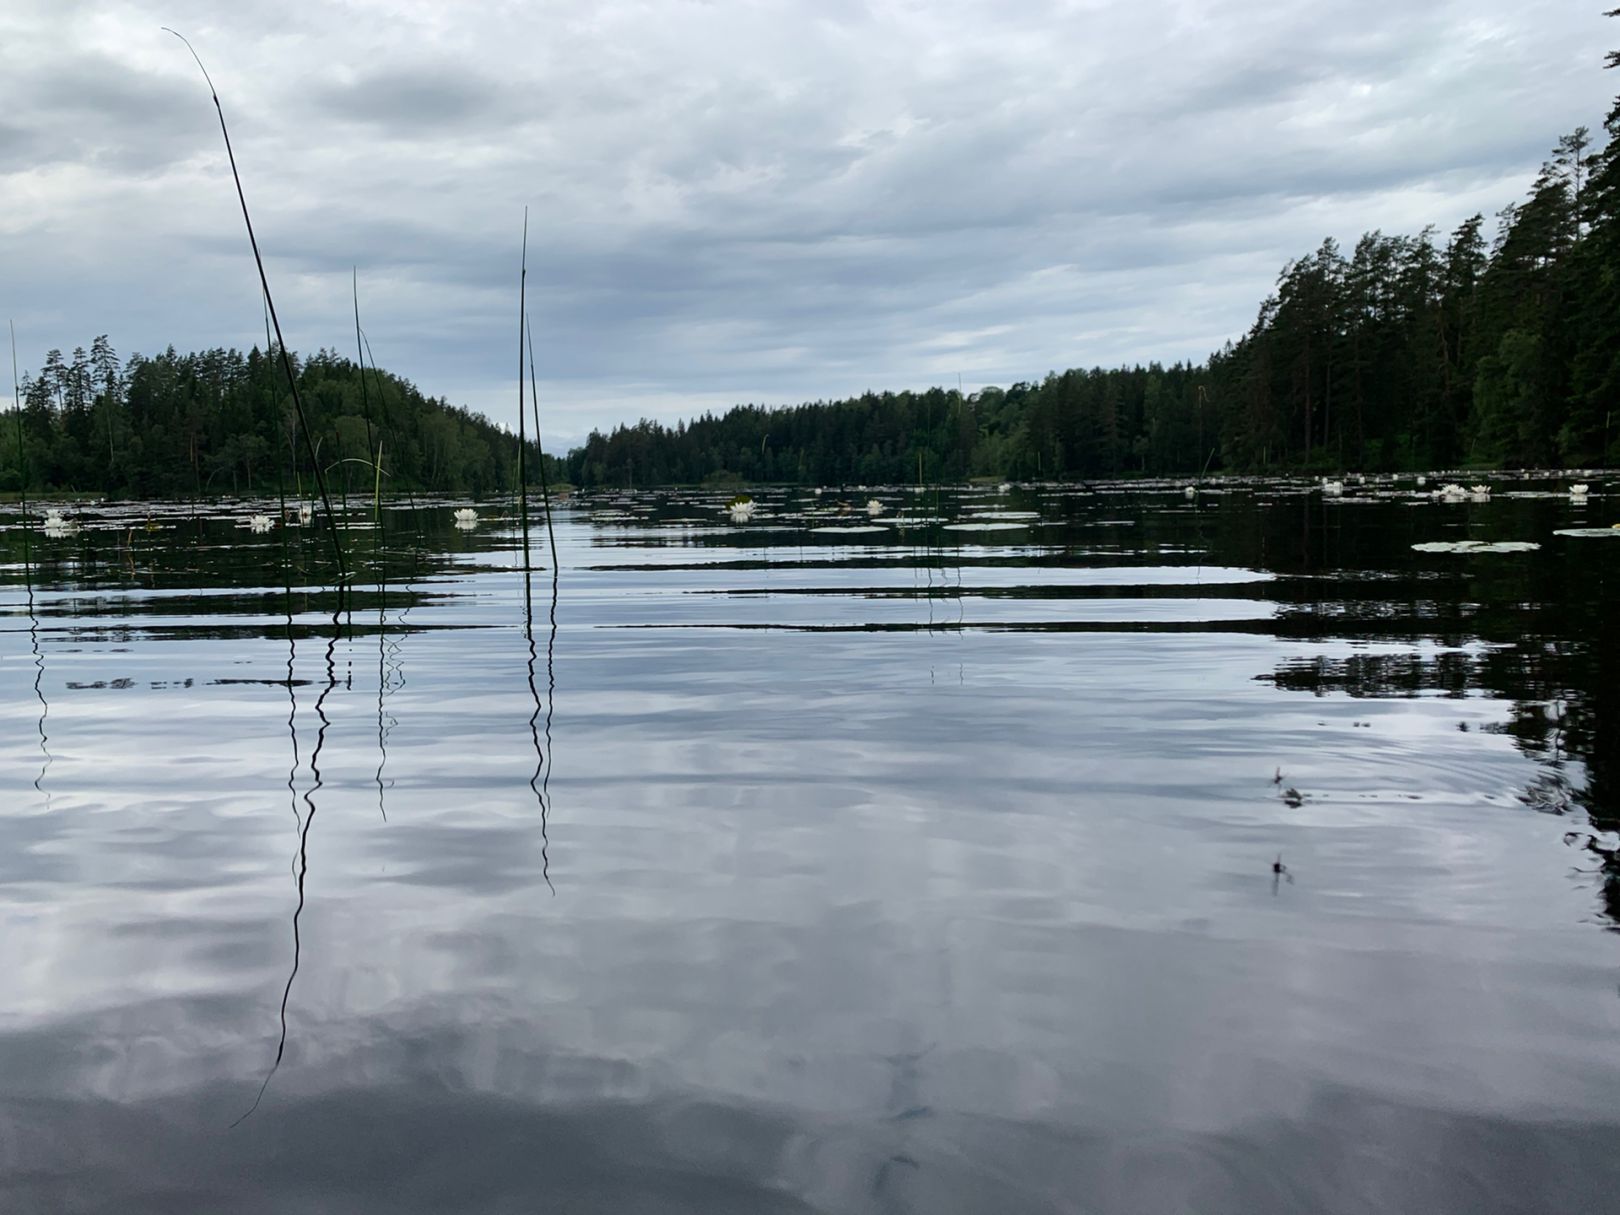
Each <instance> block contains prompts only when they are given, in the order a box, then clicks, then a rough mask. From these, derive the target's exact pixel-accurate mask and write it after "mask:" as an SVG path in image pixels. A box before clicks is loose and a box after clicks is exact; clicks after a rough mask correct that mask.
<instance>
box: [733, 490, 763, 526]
mask: <svg viewBox="0 0 1620 1215" xmlns="http://www.w3.org/2000/svg"><path fill="white" fill-rule="evenodd" d="M755 509H756V506H755V503H754V500H753V499H752V498H747V497H743V496H741V495H739V496H737V497H735V498H733V499H732V500H731V501H730V502H728V503H726V513H727V514H729V515H730V516H731V521H732V522H733V523H747V522H748V521H749V520H750V519H752V518H753V517H754V511H755Z"/></svg>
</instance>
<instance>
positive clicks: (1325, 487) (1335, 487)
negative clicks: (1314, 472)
mask: <svg viewBox="0 0 1620 1215" xmlns="http://www.w3.org/2000/svg"><path fill="white" fill-rule="evenodd" d="M1322 492H1323V493H1324V494H1326V495H1327V496H1328V497H1330V498H1338V497H1341V496H1342V495H1343V494H1344V482H1343V481H1323V482H1322Z"/></svg>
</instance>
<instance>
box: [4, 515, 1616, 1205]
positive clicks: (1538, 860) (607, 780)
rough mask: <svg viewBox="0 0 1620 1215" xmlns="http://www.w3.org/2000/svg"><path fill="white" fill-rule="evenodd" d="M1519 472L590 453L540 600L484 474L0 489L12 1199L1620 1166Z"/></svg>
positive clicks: (1608, 772)
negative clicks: (1029, 469) (1478, 489)
mask: <svg viewBox="0 0 1620 1215" xmlns="http://www.w3.org/2000/svg"><path fill="white" fill-rule="evenodd" d="M1513 488H1514V487H1513V486H1511V485H1509V484H1507V483H1498V485H1497V487H1496V493H1495V496H1494V497H1493V499H1492V500H1491V501H1489V502H1484V503H1474V502H1469V503H1462V504H1444V505H1443V504H1439V503H1434V502H1431V501H1427V500H1419V499H1418V498H1417V497H1416V496H1415V495H1414V494H1412V493H1410V492H1399V491H1397V490H1381V491H1379V493H1378V494H1377V495H1368V496H1366V497H1364V498H1362V499H1360V500H1358V499H1356V498H1354V497H1349V498H1346V499H1344V500H1341V501H1333V500H1327V499H1324V498H1323V497H1322V496H1321V495H1320V494H1319V493H1318V494H1308V493H1300V492H1294V491H1290V490H1288V489H1286V488H1285V487H1277V486H1266V485H1261V484H1253V485H1235V486H1233V487H1231V489H1230V490H1229V491H1228V492H1222V493H1211V494H1204V495H1202V496H1201V497H1199V498H1198V499H1197V500H1196V501H1190V500H1188V499H1186V498H1185V497H1184V496H1183V495H1182V493H1181V492H1180V489H1179V487H1175V486H1167V487H1139V488H1131V489H1119V490H1112V491H1111V490H1108V489H1106V488H1103V489H1099V490H1097V491H1095V492H1085V491H1080V490H1074V489H1070V490H1062V491H1060V490H1056V489H1051V488H1048V489H1040V488H1035V487H1028V488H1013V489H1009V490H1007V491H1005V492H1002V491H995V490H987V491H979V492H975V493H958V492H952V491H940V492H937V493H936V492H935V491H928V492H926V493H925V494H924V495H923V496H922V499H921V500H916V496H915V495H910V494H907V493H904V492H902V491H891V492H878V493H877V494H876V496H878V497H879V498H881V499H882V500H884V502H885V503H886V507H885V509H886V513H887V514H889V515H893V514H895V513H896V512H897V511H902V510H903V511H906V512H908V513H910V514H912V515H924V516H930V517H936V518H940V519H944V520H948V521H951V522H953V523H956V522H961V521H964V520H967V521H973V520H974V519H978V521H980V522H984V521H989V522H997V523H1003V524H1013V525H1016V526H1011V527H1005V528H1002V529H999V530H987V531H979V530H957V529H954V528H945V527H942V526H940V525H937V524H923V525H914V526H911V527H908V528H903V529H902V528H898V527H894V526H884V527H883V530H881V531H878V532H826V531H816V530H811V529H812V528H824V527H848V526H857V525H860V524H862V523H865V522H866V520H865V518H864V511H862V509H861V507H862V504H863V503H864V501H865V499H866V498H867V497H870V496H873V494H872V493H871V492H865V491H863V492H861V493H859V494H846V495H844V496H845V497H847V498H849V500H850V502H851V503H852V506H853V508H852V510H850V511H849V512H848V513H847V514H840V513H838V507H837V505H836V503H837V500H838V497H839V495H838V494H837V493H835V492H833V491H828V492H827V493H825V494H823V495H821V496H820V497H819V498H817V497H809V496H805V497H802V498H798V499H794V500H783V499H782V498H780V497H771V496H762V500H761V504H760V512H759V514H758V515H757V516H756V517H755V518H754V519H753V520H752V521H750V522H748V523H746V524H743V525H739V526H735V527H734V526H731V525H730V524H728V523H726V522H725V521H724V516H723V511H722V507H723V504H724V497H723V496H710V497H705V498H700V499H693V498H687V499H678V498H660V497H657V496H654V495H638V496H625V497H623V498H622V499H619V500H609V499H606V498H603V499H598V500H595V501H591V502H584V501H577V502H575V503H573V504H571V505H570V507H569V508H568V509H566V510H564V511H562V512H560V513H559V516H558V519H557V542H558V545H559V548H560V550H561V563H560V564H561V572H560V576H559V579H558V584H559V595H558V598H557V601H556V605H555V621H556V627H555V630H553V627H552V599H551V589H552V588H551V574H550V570H549V568H547V569H542V570H540V571H539V572H537V573H536V574H535V575H534V576H533V578H532V580H530V585H529V586H528V587H527V588H526V586H525V579H524V577H523V574H522V572H521V569H520V568H518V566H519V564H520V558H519V557H518V556H517V555H516V554H517V546H518V537H517V531H516V528H515V526H514V524H513V521H512V513H513V512H512V511H511V510H510V509H509V508H508V507H503V506H499V505H491V504H482V505H481V509H482V510H483V512H484V516H485V518H484V520H483V521H482V522H481V523H480V525H479V526H478V527H477V528H476V529H475V530H472V531H461V530H456V529H454V528H453V527H452V526H451V523H450V521H451V504H446V503H435V504H432V505H431V506H429V507H424V508H423V509H421V510H420V511H414V512H413V511H411V510H407V509H393V510H389V511H388V512H386V514H385V520H384V528H383V529H382V531H381V533H378V532H375V531H370V530H366V529H365V528H364V527H363V526H357V527H355V528H353V529H351V530H349V531H347V532H346V533H345V535H346V538H347V539H348V541H349V542H350V544H351V546H352V547H353V548H354V550H355V555H354V560H355V561H356V563H357V564H358V566H359V569H360V573H359V576H358V578H357V587H356V590H355V591H354V592H353V594H352V595H351V596H350V597H349V599H348V601H347V602H346V603H345V604H342V605H341V606H340V605H339V603H338V602H337V600H336V597H335V596H334V594H333V592H332V590H331V589H330V579H331V569H330V565H329V562H328V550H327V549H326V547H325V546H324V542H323V538H322V536H321V535H320V534H319V532H318V531H317V530H316V529H302V530H301V529H297V528H288V529H284V530H277V531H275V532H272V533H270V534H268V535H257V534H253V533H250V532H249V531H247V530H245V529H243V528H241V527H239V526H238V522H239V520H242V519H245V517H246V515H247V514H248V513H249V512H250V511H251V510H254V509H264V508H263V506H262V505H260V506H258V507H253V506H248V505H242V506H240V507H239V508H238V507H231V508H228V509H225V510H224V511H223V512H219V511H216V513H215V516H214V517H212V518H207V519H202V520H194V519H192V518H190V517H189V511H188V508H185V507H183V506H181V507H167V508H160V509H156V510H154V512H153V520H154V525H155V526H157V527H158V528H159V529H160V530H155V531H153V530H148V529H147V526H146V522H145V521H146V518H147V511H146V508H144V507H142V508H138V509H135V510H133V511H131V510H127V509H126V510H124V511H114V510H111V509H107V510H102V509H100V508H86V509H85V511H84V515H83V518H82V520H81V523H82V527H81V530H79V531H78V532H77V533H75V534H70V535H66V536H61V537H56V538H47V537H44V536H42V535H41V534H40V533H39V532H38V531H37V530H36V531H35V532H34V533H33V539H32V547H31V550H30V555H31V558H32V560H31V562H30V564H29V565H28V567H26V568H25V566H24V563H23V533H22V532H21V531H20V530H18V529H17V528H16V526H15V523H16V515H15V510H14V509H13V511H12V513H11V514H10V515H9V516H8V517H7V518H5V519H4V520H3V522H4V523H5V524H6V530H5V531H4V532H3V533H0V543H3V544H4V545H5V548H4V555H5V557H6V559H7V560H8V562H9V565H8V566H7V567H6V570H5V574H4V577H5V585H4V587H3V588H0V594H3V601H4V605H5V606H4V614H3V616H0V689H3V700H0V708H3V712H4V718H3V722H4V734H3V739H0V965H3V971H0V974H3V977H0V1210H5V1211H19V1212H34V1211H40V1212H57V1211H61V1212H81V1211H85V1212H88V1211H97V1212H100V1211H107V1212H175V1211H213V1210H218V1211H232V1212H278V1213H279V1212H299V1213H302V1212H313V1211H323V1212H324V1211H343V1212H349V1211H354V1212H444V1211H454V1212H461V1211H466V1212H507V1211H512V1212H516V1211H524V1212H528V1211H541V1210H543V1211H607V1212H654V1211H656V1212H664V1211H682V1212H686V1211H691V1212H733V1211H734V1212H770V1211H805V1210H818V1211H837V1212H896V1211H914V1212H955V1211H964V1212H967V1211H973V1212H977V1211H988V1212H1010V1211H1018V1212H1024V1211H1030V1212H1042V1211H1100V1212H1116V1211H1117V1212H1161V1211H1163V1212H1171V1211H1212V1212H1299V1211H1329V1212H1378V1211H1396V1212H1410V1211H1432V1212H1494V1211H1566V1210H1605V1209H1614V1208H1613V1205H1612V1204H1613V1203H1614V1201H1615V1194H1616V1193H1620V1154H1617V1153H1616V1152H1615V1151H1614V1150H1613V1144H1614V1142H1615V1137H1616V1134H1617V1132H1620V992H1617V984H1620V937H1617V936H1616V934H1615V932H1614V931H1613V930H1614V929H1615V928H1616V926H1617V925H1620V860H1617V859H1616V857H1615V855H1614V853H1613V852H1612V851H1610V850H1612V849H1614V848H1615V847H1616V846H1617V835H1616V829H1617V828H1620V789H1617V786H1616V779H1617V773H1616V764H1617V758H1620V750H1617V737H1616V733H1617V729H1620V726H1617V722H1620V704H1617V698H1620V692H1617V687H1620V643H1617V639H1616V628H1617V620H1620V613H1617V612H1616V611H1615V604H1616V598H1617V596H1616V592H1617V590H1620V537H1616V539H1615V541H1614V542H1612V543H1611V542H1609V541H1608V540H1607V539H1598V538H1575V537H1558V536H1555V535H1553V534H1552V533H1553V532H1554V530H1555V529H1557V528H1564V527H1571V526H1602V527H1607V526H1608V525H1609V524H1611V523H1613V522H1616V521H1620V507H1617V506H1616V503H1617V502H1620V497H1611V496H1607V495H1603V494H1601V493H1599V494H1594V496H1593V497H1592V498H1591V500H1590V502H1589V503H1587V504H1584V505H1578V504H1574V503H1571V502H1570V501H1569V500H1568V499H1567V498H1566V497H1563V496H1561V495H1557V494H1546V495H1545V496H1527V497H1514V496H1510V493H1509V491H1510V490H1512V489H1513ZM1518 488H1521V489H1526V490H1529V491H1536V490H1541V491H1546V490H1548V489H1549V488H1554V487H1551V486H1549V485H1548V484H1545V483H1543V484H1538V485H1524V486H1520V487H1518ZM1594 488H1595V489H1601V487H1594ZM806 510H809V511H811V512H814V513H812V514H810V515H808V516H807V515H806V514H805V513H804V512H805V511H806ZM984 512H997V513H1001V512H1019V513H1032V514H1033V516H1034V517H1032V518H1012V519H1006V518H1000V519H997V518H991V519H989V520H985V519H984V517H983V514H984ZM350 518H351V520H352V521H353V522H354V523H356V524H364V523H365V522H366V516H365V515H364V514H363V513H362V512H361V511H359V509H358V508H357V509H356V510H355V512H354V513H353V514H352V515H351V516H350ZM880 526H881V525H880ZM543 535H544V533H543V530H538V529H537V530H536V532H535V535H534V543H535V546H536V547H535V558H536V561H537V562H540V563H543V564H545V565H547V566H549V559H548V558H547V557H546V555H545V542H544V539H543ZM1463 538H1475V539H1484V540H1531V541H1537V542H1539V543H1540V544H1541V546H1542V547H1541V548H1540V549H1539V550H1538V551H1534V552H1527V553H1477V554H1433V553H1423V552H1415V551H1413V549H1412V547H1411V546H1412V545H1413V544H1414V543H1419V542H1425V541H1432V540H1450V539H1463ZM30 583H31V588H32V589H31V590H30V589H29V584H30ZM1279 855H1280V856H1281V859H1282V863H1283V864H1284V865H1285V866H1286V872H1285V873H1283V874H1281V875H1278V874H1274V873H1273V870H1272V867H1273V863H1274V861H1275V860H1276V859H1277V858H1278V856H1279ZM278 1060H279V1062H278ZM261 1093H262V1095H261Z"/></svg>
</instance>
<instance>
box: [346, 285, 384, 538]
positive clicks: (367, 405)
mask: <svg viewBox="0 0 1620 1215" xmlns="http://www.w3.org/2000/svg"><path fill="white" fill-rule="evenodd" d="M350 283H351V286H352V288H353V291H354V351H355V358H357V359H359V360H360V407H361V409H363V410H364V411H365V415H366V455H367V456H369V457H370V458H371V460H372V463H373V477H372V486H371V521H372V522H373V523H377V522H378V521H379V519H380V517H381V513H382V442H381V441H380V440H379V439H378V438H377V436H376V435H375V434H374V433H373V432H372V429H371V398H370V397H369V396H368V395H367V393H366V352H365V344H364V342H363V341H362V339H361V337H360V268H359V267H358V266H356V267H354V268H353V270H352V272H351V279H350Z"/></svg>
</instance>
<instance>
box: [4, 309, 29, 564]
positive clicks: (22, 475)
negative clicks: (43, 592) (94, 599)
mask: <svg viewBox="0 0 1620 1215" xmlns="http://www.w3.org/2000/svg"><path fill="white" fill-rule="evenodd" d="M6 326H7V327H8V328H9V329H10V330H11V412H12V413H14V414H15V415H16V416H17V492H18V494H19V496H20V497H21V499H22V526H23V577H24V578H25V579H26V580H27V582H28V591H29V594H30V595H32V594H33V590H34V566H33V562H32V561H31V560H30V559H29V555H28V537H29V534H30V531H31V529H30V527H29V525H28V444H27V443H26V441H25V440H24V437H23V416H22V391H21V389H20V388H19V387H18V379H19V377H18V375H17V323H16V322H15V321H12V320H7V321H6Z"/></svg>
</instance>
